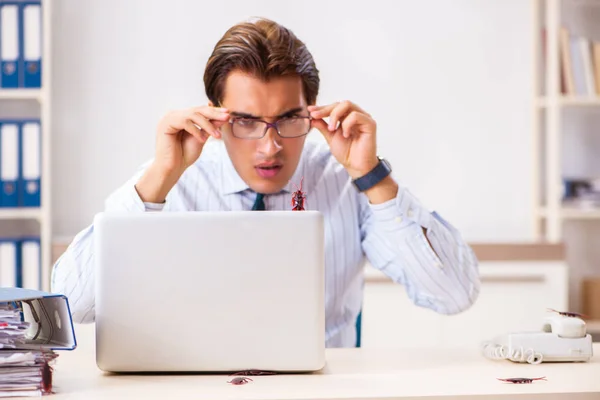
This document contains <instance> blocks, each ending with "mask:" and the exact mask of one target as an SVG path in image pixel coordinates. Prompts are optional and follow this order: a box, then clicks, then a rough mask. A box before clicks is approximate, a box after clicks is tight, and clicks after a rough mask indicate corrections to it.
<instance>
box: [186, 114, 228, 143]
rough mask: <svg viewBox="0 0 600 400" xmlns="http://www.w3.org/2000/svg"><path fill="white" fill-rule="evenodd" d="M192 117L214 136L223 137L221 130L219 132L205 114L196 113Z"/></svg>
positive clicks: (195, 122) (193, 120)
mask: <svg viewBox="0 0 600 400" xmlns="http://www.w3.org/2000/svg"><path fill="white" fill-rule="evenodd" d="M190 119H191V120H192V122H194V124H196V125H198V126H199V127H200V128H201V129H203V130H204V131H205V132H206V133H208V134H209V135H211V136H214V137H215V138H220V137H221V132H219V130H218V129H217V128H216V127H215V126H214V125H213V124H212V123H211V122H210V121H209V120H208V119H207V118H206V117H204V116H203V115H200V114H199V113H194V114H192V115H191V116H190Z"/></svg>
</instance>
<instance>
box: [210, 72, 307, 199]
mask: <svg viewBox="0 0 600 400" xmlns="http://www.w3.org/2000/svg"><path fill="white" fill-rule="evenodd" d="M221 106H222V107H225V108H227V109H228V110H229V112H230V114H231V116H232V117H233V118H235V117H236V116H244V117H249V118H257V119H261V120H264V121H267V122H271V123H274V122H275V121H277V120H278V119H280V118H282V117H283V116H293V115H297V116H308V114H309V113H308V111H307V109H306V107H307V104H306V99H305V98H304V92H303V90H302V81H301V79H300V77H297V76H289V77H287V76H286V77H278V78H274V79H272V80H270V81H269V82H263V81H261V80H260V79H257V78H255V77H253V76H251V75H247V74H244V73H241V72H238V71H232V72H231V73H230V74H229V75H228V77H227V80H226V81H225V90H224V97H223V102H222V104H221ZM290 112H291V115H290ZM245 121H248V122H245V123H246V124H252V121H251V120H245ZM234 129H236V132H238V128H237V125H236V127H234ZM220 130H221V132H222V138H223V141H224V142H225V147H226V148H227V152H228V153H229V157H230V158H231V161H232V163H233V165H234V167H235V169H236V170H237V172H238V174H239V175H240V177H241V178H242V179H243V180H244V181H245V182H246V183H247V184H248V186H250V188H251V189H252V190H254V191H256V192H259V193H264V194H269V193H277V192H279V191H280V190H281V189H282V188H283V187H284V186H285V185H286V184H287V183H288V181H289V180H290V178H291V177H292V175H293V174H294V171H295V170H296V167H297V165H298V161H299V160H300V156H301V154H302V148H303V147H304V141H305V139H306V136H301V137H296V138H282V137H281V136H279V135H278V134H277V132H276V130H275V129H274V128H273V127H269V129H268V131H267V133H266V134H265V136H264V137H263V138H260V139H241V138H238V137H235V136H234V135H233V133H232V126H231V125H230V124H225V125H223V126H222V127H221V128H220Z"/></svg>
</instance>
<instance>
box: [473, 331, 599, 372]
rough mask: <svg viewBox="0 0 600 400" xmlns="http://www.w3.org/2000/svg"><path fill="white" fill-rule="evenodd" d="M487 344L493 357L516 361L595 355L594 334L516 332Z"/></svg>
mask: <svg viewBox="0 0 600 400" xmlns="http://www.w3.org/2000/svg"><path fill="white" fill-rule="evenodd" d="M499 339H500V340H495V341H494V342H493V343H487V344H486V345H485V346H484V354H485V356H486V357H488V358H491V359H505V360H510V361H513V362H528V363H530V364H539V363H541V362H585V361H589V360H590V359H591V358H592V356H593V345H592V337H591V336H590V335H589V334H586V335H585V336H583V337H569V338H565V337H559V336H558V335H557V334H556V333H552V332H517V333H510V334H508V335H504V336H502V337H500V338H499Z"/></svg>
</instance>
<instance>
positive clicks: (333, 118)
mask: <svg viewBox="0 0 600 400" xmlns="http://www.w3.org/2000/svg"><path fill="white" fill-rule="evenodd" d="M351 111H352V103H350V102H349V101H342V102H341V103H339V104H338V106H337V107H335V108H334V109H333V111H332V112H331V114H330V115H329V130H330V131H335V130H336V129H337V127H338V125H337V124H338V122H341V121H342V120H343V119H344V117H345V116H346V115H348V114H349V113H350V112H351Z"/></svg>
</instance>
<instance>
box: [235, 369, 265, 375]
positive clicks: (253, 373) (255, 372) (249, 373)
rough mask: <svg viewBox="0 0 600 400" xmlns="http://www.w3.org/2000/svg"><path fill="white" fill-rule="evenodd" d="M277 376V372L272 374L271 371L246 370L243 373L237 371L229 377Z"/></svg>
mask: <svg viewBox="0 0 600 400" xmlns="http://www.w3.org/2000/svg"><path fill="white" fill-rule="evenodd" d="M275 374H277V372H273V371H262V370H260V369H247V370H245V371H239V372H235V373H233V374H231V375H229V376H234V375H251V376H258V375H275Z"/></svg>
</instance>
